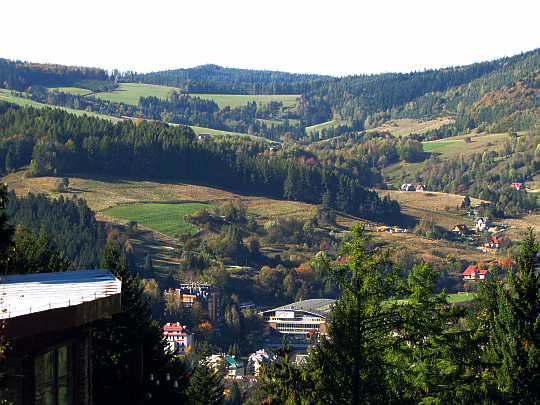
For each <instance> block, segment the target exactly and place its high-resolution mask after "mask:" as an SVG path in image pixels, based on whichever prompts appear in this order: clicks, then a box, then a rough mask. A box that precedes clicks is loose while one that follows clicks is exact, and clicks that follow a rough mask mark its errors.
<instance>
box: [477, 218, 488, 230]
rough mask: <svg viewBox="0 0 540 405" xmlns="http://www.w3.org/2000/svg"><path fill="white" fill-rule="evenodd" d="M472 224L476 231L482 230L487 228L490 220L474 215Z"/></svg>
mask: <svg viewBox="0 0 540 405" xmlns="http://www.w3.org/2000/svg"><path fill="white" fill-rule="evenodd" d="M473 224H474V227H475V228H476V229H477V230H478V231H484V230H486V229H487V228H489V226H490V225H491V221H490V219H489V218H488V217H475V218H474V220H473Z"/></svg>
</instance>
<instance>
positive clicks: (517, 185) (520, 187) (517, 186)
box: [510, 183, 526, 190]
mask: <svg viewBox="0 0 540 405" xmlns="http://www.w3.org/2000/svg"><path fill="white" fill-rule="evenodd" d="M510 187H512V188H515V189H516V190H525V189H526V187H525V184H523V183H512V184H510Z"/></svg>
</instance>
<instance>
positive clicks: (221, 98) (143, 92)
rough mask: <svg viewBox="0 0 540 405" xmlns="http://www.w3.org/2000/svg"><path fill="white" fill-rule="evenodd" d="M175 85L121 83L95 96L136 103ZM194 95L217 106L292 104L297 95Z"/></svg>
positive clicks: (157, 95)
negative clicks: (213, 102)
mask: <svg viewBox="0 0 540 405" xmlns="http://www.w3.org/2000/svg"><path fill="white" fill-rule="evenodd" d="M171 89H176V90H178V89H177V88H175V87H169V86H157V85H154V84H142V83H122V84H120V87H119V88H118V89H115V90H112V91H109V92H104V93H98V94H96V97H98V98H101V99H103V100H108V101H113V102H116V103H122V102H123V103H125V104H132V105H137V103H138V102H139V99H140V97H148V96H155V97H157V98H160V99H163V100H165V99H167V94H168V93H169V91H170V90H171ZM191 96H194V97H200V98H202V99H206V100H214V101H215V102H216V103H217V105H218V106H219V108H223V107H226V106H230V107H231V108H234V107H239V106H244V105H246V104H247V102H248V101H250V102H252V101H256V102H257V103H259V102H261V103H263V104H268V103H270V101H281V102H283V105H284V106H285V107H288V106H291V105H294V104H295V103H296V99H297V98H298V97H299V96H298V95H295V94H292V95H291V94H285V95H236V94H191Z"/></svg>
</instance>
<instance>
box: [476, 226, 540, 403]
mask: <svg viewBox="0 0 540 405" xmlns="http://www.w3.org/2000/svg"><path fill="white" fill-rule="evenodd" d="M538 252H539V246H538V242H536V240H535V236H534V234H533V231H532V229H531V228H529V229H528V231H527V235H526V236H525V238H524V239H523V242H522V245H521V254H520V256H519V257H518V258H517V264H518V274H514V273H513V271H510V272H509V273H508V285H504V284H503V283H501V282H500V281H499V280H498V279H495V280H493V281H491V282H488V283H485V284H484V285H483V286H481V288H480V289H479V292H478V296H479V308H478V316H479V317H480V318H481V320H482V322H483V324H482V325H481V326H483V330H484V331H485V333H486V334H487V338H488V342H487V344H486V353H485V358H486V360H487V362H488V363H490V364H491V368H490V369H489V371H490V372H491V375H492V377H493V378H494V380H495V381H496V382H497V384H498V389H499V390H500V392H501V395H502V402H505V403H513V404H533V403H538V402H540V391H539V389H538V387H540V281H539V277H538V274H536V268H537V266H538V263H539V260H538Z"/></svg>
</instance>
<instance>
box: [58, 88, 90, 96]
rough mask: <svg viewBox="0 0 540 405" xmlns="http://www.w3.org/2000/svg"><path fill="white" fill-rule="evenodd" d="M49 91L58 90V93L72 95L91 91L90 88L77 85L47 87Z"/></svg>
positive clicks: (80, 94) (85, 93)
mask: <svg viewBox="0 0 540 405" xmlns="http://www.w3.org/2000/svg"><path fill="white" fill-rule="evenodd" d="M47 90H49V91H58V92H60V93H68V94H73V95H74V96H85V95H87V94H90V93H92V90H88V89H81V88H78V87H47Z"/></svg>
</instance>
